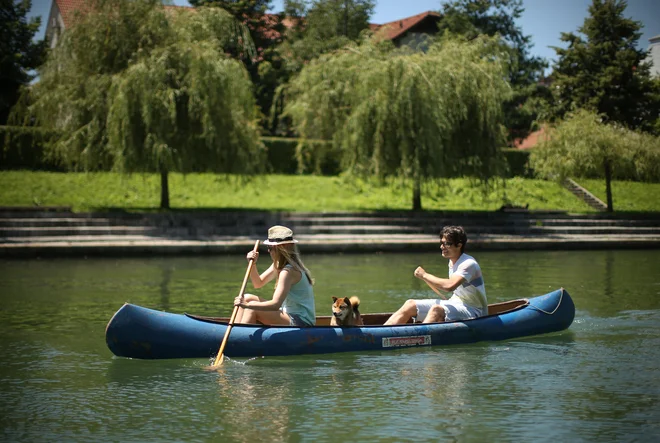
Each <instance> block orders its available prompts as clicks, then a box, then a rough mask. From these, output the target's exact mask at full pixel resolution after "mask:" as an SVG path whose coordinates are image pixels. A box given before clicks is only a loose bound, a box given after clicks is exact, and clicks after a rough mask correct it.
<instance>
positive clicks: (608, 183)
mask: <svg viewBox="0 0 660 443" xmlns="http://www.w3.org/2000/svg"><path fill="white" fill-rule="evenodd" d="M605 194H606V195H607V212H614V205H613V204H612V166H611V165H610V161H609V160H608V159H605Z"/></svg>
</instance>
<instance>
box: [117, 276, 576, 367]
mask: <svg viewBox="0 0 660 443" xmlns="http://www.w3.org/2000/svg"><path fill="white" fill-rule="evenodd" d="M488 312H489V315H488V316H486V317H481V318H478V319H474V320H467V321H457V322H448V323H430V324H422V323H408V324H405V325H396V326H383V323H384V322H385V320H386V319H387V318H388V317H389V315H390V314H363V315H362V317H363V319H364V323H365V326H352V327H344V328H340V327H333V326H330V317H329V316H328V317H317V326H314V327H311V328H298V327H292V326H264V325H247V324H245V325H242V324H236V325H234V327H233V328H232V330H231V332H230V334H229V339H228V341H227V345H226V347H225V355H227V356H229V357H259V356H278V355H301V354H324V353H332V352H355V351H375V350H378V351H382V350H388V349H398V348H402V347H415V346H442V345H454V344H464V343H475V342H479V341H493V340H507V339H511V338H516V337H524V336H529V335H536V334H544V333H549V332H556V331H562V330H564V329H567V328H568V327H569V326H570V325H571V323H572V322H573V318H574V317H575V305H574V304H573V300H571V297H570V295H568V292H567V291H566V290H564V289H563V288H562V289H558V290H556V291H553V292H550V293H548V294H545V295H542V296H539V297H534V298H530V299H519V300H512V301H508V302H504V303H496V304H492V305H489V307H488ZM227 323H228V319H227V318H212V317H201V316H196V315H189V314H172V313H167V312H162V311H156V310H153V309H148V308H143V307H140V306H136V305H132V304H129V303H126V304H125V305H124V306H122V307H121V308H120V309H119V311H117V312H116V313H115V315H114V316H113V317H112V319H111V320H110V322H109V323H108V326H107V327H106V331H105V339H106V343H107V344H108V347H109V348H110V350H111V351H112V352H113V353H114V354H115V355H117V356H120V357H130V358H142V359H156V358H209V357H212V356H214V355H216V353H217V352H218V349H219V347H220V343H221V341H222V339H223V337H224V334H225V331H226V330H227Z"/></svg>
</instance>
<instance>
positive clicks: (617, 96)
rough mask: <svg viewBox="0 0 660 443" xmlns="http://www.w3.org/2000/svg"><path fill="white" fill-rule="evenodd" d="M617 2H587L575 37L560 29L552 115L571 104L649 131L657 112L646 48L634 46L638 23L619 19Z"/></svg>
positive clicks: (659, 104)
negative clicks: (560, 41) (589, 3)
mask: <svg viewBox="0 0 660 443" xmlns="http://www.w3.org/2000/svg"><path fill="white" fill-rule="evenodd" d="M626 6H627V3H626V2H625V1H623V0H593V3H592V4H591V6H590V7H589V16H588V17H587V18H586V19H585V20H584V24H583V25H582V26H581V27H580V28H579V29H578V31H579V32H580V34H581V35H576V34H573V33H562V36H561V40H562V41H563V42H566V43H567V44H568V47H567V48H565V49H564V48H555V51H556V52H557V56H558V60H557V63H556V64H555V66H554V70H553V74H552V78H553V84H552V86H553V87H552V90H553V92H554V94H555V100H554V105H553V106H554V108H553V111H552V116H553V117H554V118H562V117H563V116H564V115H565V114H566V113H567V112H570V111H571V110H574V109H577V108H585V109H589V110H592V111H594V112H596V113H598V114H602V115H603V116H604V118H605V119H606V121H608V122H615V123H620V124H623V125H625V126H627V127H629V128H633V129H641V130H645V131H651V130H654V125H656V124H657V120H658V116H659V115H660V88H658V83H657V82H655V83H654V82H653V81H651V78H650V74H649V68H650V65H649V63H648V62H644V59H645V58H646V55H647V54H646V51H645V50H642V49H637V47H636V46H637V42H638V40H639V38H640V36H641V33H640V32H639V30H640V28H641V24H640V23H639V22H636V21H634V20H632V19H630V18H626V17H625V9H626Z"/></svg>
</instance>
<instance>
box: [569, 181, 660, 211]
mask: <svg viewBox="0 0 660 443" xmlns="http://www.w3.org/2000/svg"><path fill="white" fill-rule="evenodd" d="M576 181H577V182H578V183H579V184H580V186H582V187H583V188H586V189H588V190H589V192H591V193H592V194H594V195H595V196H596V197H598V198H599V199H601V200H602V201H603V202H604V203H607V195H606V194H605V180H586V179H580V180H576ZM612 206H614V211H615V212H660V183H637V182H627V181H615V182H613V183H612Z"/></svg>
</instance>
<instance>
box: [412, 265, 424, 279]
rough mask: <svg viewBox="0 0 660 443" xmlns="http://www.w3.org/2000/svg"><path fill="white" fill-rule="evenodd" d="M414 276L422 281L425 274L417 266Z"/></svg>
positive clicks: (422, 269)
mask: <svg viewBox="0 0 660 443" xmlns="http://www.w3.org/2000/svg"><path fill="white" fill-rule="evenodd" d="M414 274H415V277H417V278H419V279H421V280H424V274H426V271H425V270H424V268H422V267H421V266H418V267H417V269H415V272H414Z"/></svg>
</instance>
